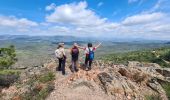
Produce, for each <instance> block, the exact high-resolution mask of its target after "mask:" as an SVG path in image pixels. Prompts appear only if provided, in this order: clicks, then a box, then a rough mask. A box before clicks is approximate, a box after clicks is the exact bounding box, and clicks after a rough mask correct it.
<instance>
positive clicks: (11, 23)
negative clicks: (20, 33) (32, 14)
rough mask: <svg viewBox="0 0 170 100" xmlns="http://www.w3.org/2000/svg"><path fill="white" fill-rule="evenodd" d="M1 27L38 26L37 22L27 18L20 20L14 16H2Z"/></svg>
mask: <svg viewBox="0 0 170 100" xmlns="http://www.w3.org/2000/svg"><path fill="white" fill-rule="evenodd" d="M0 26H7V27H31V26H38V24H37V23H36V22H33V21H30V20H28V19H26V18H21V19H18V18H16V17H14V16H10V17H8V16H0Z"/></svg>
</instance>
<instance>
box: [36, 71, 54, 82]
mask: <svg viewBox="0 0 170 100" xmlns="http://www.w3.org/2000/svg"><path fill="white" fill-rule="evenodd" d="M54 79H55V75H54V73H53V72H48V73H46V74H43V75H41V76H40V77H39V79H38V80H39V81H40V82H42V83H46V82H49V81H52V80H54Z"/></svg>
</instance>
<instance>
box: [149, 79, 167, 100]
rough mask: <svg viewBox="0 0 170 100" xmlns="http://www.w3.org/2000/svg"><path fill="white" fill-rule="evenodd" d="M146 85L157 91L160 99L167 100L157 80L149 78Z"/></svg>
mask: <svg viewBox="0 0 170 100" xmlns="http://www.w3.org/2000/svg"><path fill="white" fill-rule="evenodd" d="M147 85H148V86H149V87H151V88H152V89H153V90H154V91H156V92H157V93H159V95H160V98H161V100H168V98H167V96H166V93H165V91H164V89H163V88H162V86H161V85H160V84H159V83H158V82H157V81H155V80H151V81H150V82H148V84H147Z"/></svg>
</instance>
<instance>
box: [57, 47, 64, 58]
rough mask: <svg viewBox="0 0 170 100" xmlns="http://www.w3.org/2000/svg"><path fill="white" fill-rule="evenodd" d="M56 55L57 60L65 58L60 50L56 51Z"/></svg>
mask: <svg viewBox="0 0 170 100" xmlns="http://www.w3.org/2000/svg"><path fill="white" fill-rule="evenodd" d="M55 55H56V57H57V58H63V53H62V52H61V51H60V50H59V49H57V50H56V51H55Z"/></svg>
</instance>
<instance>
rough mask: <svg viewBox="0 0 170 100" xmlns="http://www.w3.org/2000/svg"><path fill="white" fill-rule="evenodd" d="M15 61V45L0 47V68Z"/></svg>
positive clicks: (8, 65)
mask: <svg viewBox="0 0 170 100" xmlns="http://www.w3.org/2000/svg"><path fill="white" fill-rule="evenodd" d="M16 61H17V58H16V53H15V47H14V46H13V45H11V46H9V47H8V48H0V69H7V68H9V67H10V66H11V65H12V64H14V63H15V62H16Z"/></svg>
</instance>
